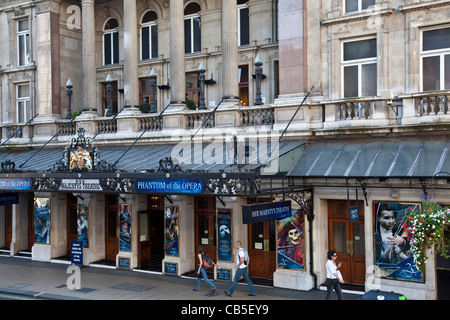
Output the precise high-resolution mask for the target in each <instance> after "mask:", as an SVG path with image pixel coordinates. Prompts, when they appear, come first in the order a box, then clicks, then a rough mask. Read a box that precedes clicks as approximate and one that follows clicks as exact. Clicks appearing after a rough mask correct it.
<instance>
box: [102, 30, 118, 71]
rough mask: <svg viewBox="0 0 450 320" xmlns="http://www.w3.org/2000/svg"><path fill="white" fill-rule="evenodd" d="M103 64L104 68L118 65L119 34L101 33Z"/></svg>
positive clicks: (115, 32)
mask: <svg viewBox="0 0 450 320" xmlns="http://www.w3.org/2000/svg"><path fill="white" fill-rule="evenodd" d="M103 46H104V50H103V64H104V65H105V66H107V65H112V64H118V63H119V32H118V31H111V32H104V33H103Z"/></svg>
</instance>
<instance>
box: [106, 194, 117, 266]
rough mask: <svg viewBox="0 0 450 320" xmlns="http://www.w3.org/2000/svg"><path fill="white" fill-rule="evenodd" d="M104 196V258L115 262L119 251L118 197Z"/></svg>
mask: <svg viewBox="0 0 450 320" xmlns="http://www.w3.org/2000/svg"><path fill="white" fill-rule="evenodd" d="M105 197H106V203H105V226H106V238H105V259H106V260H108V261H114V264H115V261H116V256H117V254H118V253H119V197H118V195H109V194H107V195H105Z"/></svg>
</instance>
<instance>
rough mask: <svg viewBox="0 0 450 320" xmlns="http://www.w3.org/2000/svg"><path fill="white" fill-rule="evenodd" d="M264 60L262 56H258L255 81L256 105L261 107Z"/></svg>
mask: <svg viewBox="0 0 450 320" xmlns="http://www.w3.org/2000/svg"><path fill="white" fill-rule="evenodd" d="M262 65H263V63H262V60H261V56H260V55H259V54H258V55H257V56H256V58H255V75H254V77H255V80H256V95H255V105H256V106H260V105H262V104H263V103H262V98H261V79H262V78H263V69H262V67H261V66H262Z"/></svg>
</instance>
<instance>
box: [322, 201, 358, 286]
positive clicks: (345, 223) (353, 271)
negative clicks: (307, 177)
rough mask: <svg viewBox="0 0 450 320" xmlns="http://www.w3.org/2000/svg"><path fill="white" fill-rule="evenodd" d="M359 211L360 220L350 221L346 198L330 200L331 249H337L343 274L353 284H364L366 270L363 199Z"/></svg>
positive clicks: (346, 280) (354, 204) (329, 226)
mask: <svg viewBox="0 0 450 320" xmlns="http://www.w3.org/2000/svg"><path fill="white" fill-rule="evenodd" d="M351 206H356V203H351ZM358 211H359V220H358V221H356V222H350V221H349V214H348V212H349V208H348V202H347V201H346V200H330V201H328V231H329V234H328V240H329V245H330V247H329V250H336V253H337V256H338V257H337V262H338V263H339V262H341V263H342V266H341V268H340V271H341V273H342V276H343V278H344V280H345V282H347V283H351V284H364V281H365V271H366V260H365V235H364V214H363V213H364V202H363V201H359V202H358Z"/></svg>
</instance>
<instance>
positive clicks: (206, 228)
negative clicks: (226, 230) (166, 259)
mask: <svg viewBox="0 0 450 320" xmlns="http://www.w3.org/2000/svg"><path fill="white" fill-rule="evenodd" d="M216 231H217V217H216V198H215V197H196V198H195V255H194V257H195V267H196V268H197V266H198V258H197V253H198V247H199V246H200V245H202V246H203V249H204V251H205V253H206V254H207V255H208V256H210V257H211V258H212V260H213V261H217V236H216Z"/></svg>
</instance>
